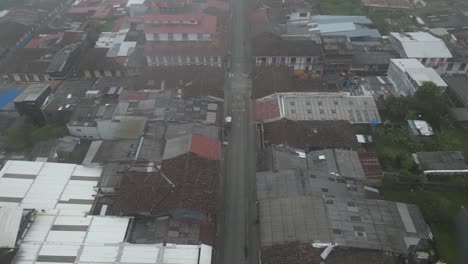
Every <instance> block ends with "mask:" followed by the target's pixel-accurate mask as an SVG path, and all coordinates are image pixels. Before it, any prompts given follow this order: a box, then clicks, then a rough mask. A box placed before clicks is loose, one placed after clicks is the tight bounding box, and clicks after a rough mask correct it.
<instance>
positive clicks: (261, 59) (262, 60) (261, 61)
mask: <svg viewBox="0 0 468 264" xmlns="http://www.w3.org/2000/svg"><path fill="white" fill-rule="evenodd" d="M266 61H267V59H266V58H264V57H263V58H258V62H260V63H261V64H263V65H265V64H266Z"/></svg>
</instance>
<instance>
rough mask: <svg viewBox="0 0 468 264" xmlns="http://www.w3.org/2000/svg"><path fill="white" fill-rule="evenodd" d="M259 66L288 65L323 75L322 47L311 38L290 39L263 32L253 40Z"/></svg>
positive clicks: (253, 48) (254, 53) (297, 69)
mask: <svg viewBox="0 0 468 264" xmlns="http://www.w3.org/2000/svg"><path fill="white" fill-rule="evenodd" d="M252 53H253V56H254V57H255V64H256V65H257V66H288V67H291V68H292V69H294V70H296V71H305V72H312V73H313V74H315V75H321V72H322V64H321V63H320V59H321V57H322V49H321V47H320V46H319V45H318V44H316V43H315V42H314V41H311V40H298V41H290V40H285V39H283V38H281V37H279V36H276V35H273V34H268V33H267V34H261V35H258V36H256V37H255V38H254V39H253V40H252Z"/></svg>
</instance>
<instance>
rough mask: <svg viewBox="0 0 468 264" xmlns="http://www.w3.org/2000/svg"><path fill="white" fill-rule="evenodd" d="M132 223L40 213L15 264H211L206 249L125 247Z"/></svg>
mask: <svg viewBox="0 0 468 264" xmlns="http://www.w3.org/2000/svg"><path fill="white" fill-rule="evenodd" d="M130 219H131V218H130V217H112V216H84V215H80V212H76V211H71V210H55V209H54V210H47V211H44V212H38V213H37V216H36V220H35V222H33V224H32V226H31V228H30V229H29V231H28V233H27V234H26V237H25V239H24V241H23V243H22V244H21V246H20V249H19V252H18V256H17V258H16V259H15V262H14V263H15V264H18V263H19V264H26V263H35V262H36V263H39V262H40V263H47V262H46V261H44V257H45V258H47V257H49V256H56V257H65V258H68V259H73V262H63V263H77V264H81V263H82V264H85V263H88V264H89V263H128V264H146V263H154V264H168V263H170V264H210V263H211V254H212V248H211V246H207V245H174V244H168V245H166V246H163V245H162V244H151V245H149V244H128V243H125V242H124V241H125V234H126V232H127V228H128V225H129V223H130ZM38 258H42V259H41V261H39V262H38ZM55 261H57V260H55ZM54 263H57V262H54ZM59 263H60V262H59Z"/></svg>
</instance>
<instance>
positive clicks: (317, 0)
mask: <svg viewBox="0 0 468 264" xmlns="http://www.w3.org/2000/svg"><path fill="white" fill-rule="evenodd" d="M308 2H309V3H311V4H312V5H318V7H319V9H320V14H324V15H354V16H357V15H366V8H365V7H364V6H363V5H362V3H361V1H360V0H325V1H324V0H308Z"/></svg>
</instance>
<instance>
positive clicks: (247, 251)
mask: <svg viewBox="0 0 468 264" xmlns="http://www.w3.org/2000/svg"><path fill="white" fill-rule="evenodd" d="M247 14H248V8H247V3H246V2H245V0H237V1H236V0H234V1H231V20H230V22H231V27H230V30H231V32H230V40H231V41H230V57H231V64H230V71H229V72H227V73H226V78H227V79H226V83H227V85H226V87H225V103H226V105H227V107H226V115H227V116H229V115H230V116H232V125H231V128H230V129H229V131H227V134H228V145H227V146H226V148H225V152H224V153H225V164H224V172H223V173H224V175H223V183H222V184H221V185H222V188H221V191H222V195H223V197H222V204H221V208H222V211H223V212H222V217H221V218H220V220H221V221H222V222H221V223H220V225H219V226H220V229H221V230H220V231H219V232H218V235H219V237H220V239H219V240H220V243H219V244H218V254H217V262H218V263H223V264H231V263H232V264H243V263H258V258H259V257H258V251H259V247H258V227H257V209H256V202H255V201H256V191H255V171H256V168H255V166H256V150H255V133H254V123H253V120H252V109H251V93H252V82H251V80H250V77H249V73H250V70H251V59H250V58H251V56H250V45H249V44H250V43H249V38H248V31H247V26H248V23H247V18H248V16H247Z"/></svg>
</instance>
